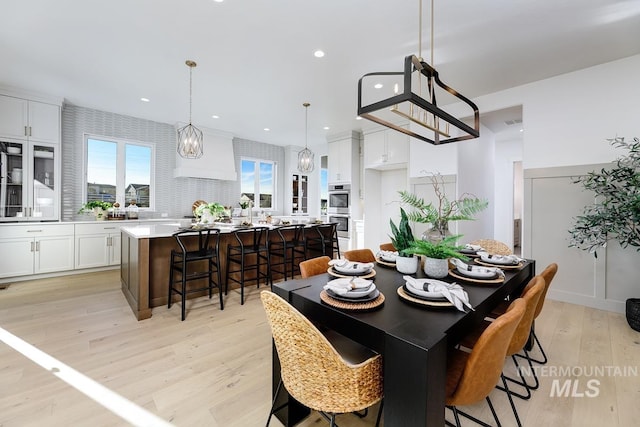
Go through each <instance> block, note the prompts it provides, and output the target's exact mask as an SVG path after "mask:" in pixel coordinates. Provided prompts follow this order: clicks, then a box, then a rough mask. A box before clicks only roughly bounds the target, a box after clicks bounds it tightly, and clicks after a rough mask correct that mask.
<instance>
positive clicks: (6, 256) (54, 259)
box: [0, 224, 74, 278]
mask: <svg viewBox="0 0 640 427" xmlns="http://www.w3.org/2000/svg"><path fill="white" fill-rule="evenodd" d="M73 236H74V228H73V224H34V225H25V226H22V225H15V226H13V227H6V228H3V230H2V238H0V278H3V277H14V276H25V275H29V274H42V273H53V272H57V271H64V270H72V269H73V265H74V262H73V247H74V241H73Z"/></svg>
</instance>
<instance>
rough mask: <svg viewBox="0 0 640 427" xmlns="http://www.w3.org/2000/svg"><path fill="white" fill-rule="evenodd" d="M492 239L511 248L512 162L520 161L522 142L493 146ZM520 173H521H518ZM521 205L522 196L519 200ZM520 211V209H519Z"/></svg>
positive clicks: (512, 211)
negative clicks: (494, 154)
mask: <svg viewBox="0 0 640 427" xmlns="http://www.w3.org/2000/svg"><path fill="white" fill-rule="evenodd" d="M495 148H496V150H495V153H496V156H495V165H494V170H495V193H494V210H493V214H494V217H493V220H494V234H493V235H494V239H496V240H499V241H501V242H504V243H506V244H507V245H509V247H511V248H513V219H514V217H515V215H514V208H513V206H514V204H515V200H514V191H515V188H514V178H513V177H514V174H515V173H516V171H514V165H513V164H514V162H517V161H522V140H521V139H520V140H511V141H496V144H495ZM520 173H522V171H520ZM519 201H520V203H522V195H520V199H519ZM520 210H522V207H520Z"/></svg>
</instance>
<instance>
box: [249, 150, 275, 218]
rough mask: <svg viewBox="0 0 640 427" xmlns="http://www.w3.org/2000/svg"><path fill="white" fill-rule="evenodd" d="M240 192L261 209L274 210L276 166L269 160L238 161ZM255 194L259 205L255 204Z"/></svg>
mask: <svg viewBox="0 0 640 427" xmlns="http://www.w3.org/2000/svg"><path fill="white" fill-rule="evenodd" d="M240 170H241V178H240V191H241V192H242V194H246V195H247V197H249V198H250V199H251V200H252V201H253V205H254V206H255V207H257V208H262V209H275V188H276V187H275V182H276V164H275V163H274V162H272V161H269V160H257V159H242V160H240ZM256 194H257V195H258V197H257V199H258V200H259V203H256Z"/></svg>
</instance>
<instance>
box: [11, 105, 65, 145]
mask: <svg viewBox="0 0 640 427" xmlns="http://www.w3.org/2000/svg"><path fill="white" fill-rule="evenodd" d="M0 136H3V137H5V138H15V139H22V140H25V139H28V140H30V141H34V142H47V143H51V144H58V143H59V142H60V106H59V105H56V104H51V103H45V102H39V101H31V100H27V99H22V98H17V97H13V96H4V95H0Z"/></svg>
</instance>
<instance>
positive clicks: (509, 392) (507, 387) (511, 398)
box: [500, 374, 522, 427]
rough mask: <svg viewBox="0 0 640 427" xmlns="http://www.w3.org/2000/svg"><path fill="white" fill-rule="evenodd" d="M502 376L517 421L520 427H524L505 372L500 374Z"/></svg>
mask: <svg viewBox="0 0 640 427" xmlns="http://www.w3.org/2000/svg"><path fill="white" fill-rule="evenodd" d="M500 378H502V385H503V386H504V388H505V389H506V392H507V398H508V399H509V404H510V405H511V409H512V410H513V416H514V417H515V418H516V423H517V425H518V427H522V423H520V417H519V416H518V410H517V409H516V405H515V404H514V403H513V397H511V391H509V386H508V385H507V380H506V379H505V377H504V375H503V374H500Z"/></svg>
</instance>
